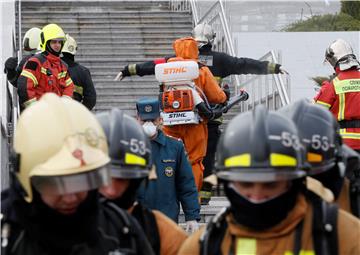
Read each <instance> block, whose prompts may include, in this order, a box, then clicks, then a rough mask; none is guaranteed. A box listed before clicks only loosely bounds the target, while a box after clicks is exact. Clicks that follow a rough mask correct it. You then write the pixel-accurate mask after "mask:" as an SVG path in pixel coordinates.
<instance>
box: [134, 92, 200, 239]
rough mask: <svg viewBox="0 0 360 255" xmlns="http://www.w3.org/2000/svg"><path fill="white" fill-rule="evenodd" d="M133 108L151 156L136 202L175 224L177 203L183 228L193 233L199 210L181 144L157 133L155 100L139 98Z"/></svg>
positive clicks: (158, 123)
mask: <svg viewBox="0 0 360 255" xmlns="http://www.w3.org/2000/svg"><path fill="white" fill-rule="evenodd" d="M136 109H137V118H138V121H139V123H140V124H141V125H142V127H143V129H144V132H145V133H146V134H147V135H148V137H149V138H150V139H151V150H152V153H153V155H152V159H153V169H152V171H151V173H150V176H149V180H148V181H147V182H146V185H142V186H141V187H140V190H139V195H138V198H139V201H142V202H143V204H144V205H145V206H147V207H149V208H151V209H156V210H159V211H161V212H162V213H164V214H165V215H166V216H168V217H169V218H170V219H172V220H173V221H174V222H176V223H177V222H178V217H179V212H180V203H181V206H182V209H183V211H184V215H185V221H186V229H187V231H189V232H193V231H195V230H196V229H197V228H198V223H197V221H198V220H200V215H199V212H200V207H199V203H198V192H197V189H196V185H195V181H194V177H193V174H192V171H191V165H190V163H189V160H188V158H187V155H186V152H185V148H184V144H183V143H182V141H181V140H180V139H175V138H173V137H169V136H168V135H166V134H164V132H163V131H162V130H161V126H162V119H161V117H160V103H159V100H158V99H156V98H154V99H153V98H142V99H140V100H138V101H137V102H136ZM144 184H145V183H144ZM164 194H166V195H164Z"/></svg>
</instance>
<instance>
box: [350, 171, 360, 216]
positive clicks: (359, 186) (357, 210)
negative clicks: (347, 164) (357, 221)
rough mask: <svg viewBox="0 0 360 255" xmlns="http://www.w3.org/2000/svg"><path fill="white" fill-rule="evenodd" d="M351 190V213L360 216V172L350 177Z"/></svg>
mask: <svg viewBox="0 0 360 255" xmlns="http://www.w3.org/2000/svg"><path fill="white" fill-rule="evenodd" d="M349 192H350V194H349V197H350V208H351V213H352V214H353V215H355V216H356V217H358V218H360V173H356V174H355V173H354V174H353V176H352V178H350V188H349Z"/></svg>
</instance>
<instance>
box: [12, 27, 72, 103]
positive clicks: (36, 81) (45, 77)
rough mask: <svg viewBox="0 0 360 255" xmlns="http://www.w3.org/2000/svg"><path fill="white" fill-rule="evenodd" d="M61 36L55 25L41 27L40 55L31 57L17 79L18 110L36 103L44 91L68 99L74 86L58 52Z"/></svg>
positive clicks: (62, 37) (61, 32)
mask: <svg viewBox="0 0 360 255" xmlns="http://www.w3.org/2000/svg"><path fill="white" fill-rule="evenodd" d="M64 41H65V34H64V31H63V30H62V28H61V27H59V26H58V25H56V24H48V25H46V26H44V27H43V28H42V30H41V33H40V48H41V51H42V52H41V53H39V54H36V55H34V56H33V57H31V58H30V59H29V60H28V61H27V62H26V64H25V66H24V68H23V70H22V72H21V74H20V77H19V78H18V94H19V103H20V106H21V107H22V108H26V107H27V106H29V105H30V104H32V103H34V102H36V101H37V100H38V99H39V98H40V97H41V96H42V95H43V94H45V93H47V92H51V93H55V94H57V95H58V96H64V97H68V98H72V96H73V90H74V84H73V82H72V80H71V78H70V75H69V73H68V68H67V65H66V64H65V62H63V61H61V59H60V53H61V49H62V47H63V46H64Z"/></svg>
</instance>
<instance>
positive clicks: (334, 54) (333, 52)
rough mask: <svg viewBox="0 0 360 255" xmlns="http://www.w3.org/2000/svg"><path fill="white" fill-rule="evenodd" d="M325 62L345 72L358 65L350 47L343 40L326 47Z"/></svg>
mask: <svg viewBox="0 0 360 255" xmlns="http://www.w3.org/2000/svg"><path fill="white" fill-rule="evenodd" d="M325 61H327V62H329V63H330V64H331V65H332V66H333V67H334V68H335V67H337V66H339V68H340V70H347V69H350V68H351V67H354V66H358V65H359V62H358V61H357V59H356V56H355V55H354V51H353V49H352V47H351V45H350V44H349V43H348V42H346V41H345V40H343V39H337V40H335V41H333V42H332V43H331V44H330V45H329V47H327V49H326V51H325Z"/></svg>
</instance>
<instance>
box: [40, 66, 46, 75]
mask: <svg viewBox="0 0 360 255" xmlns="http://www.w3.org/2000/svg"><path fill="white" fill-rule="evenodd" d="M41 73H43V74H45V75H46V68H44V67H41Z"/></svg>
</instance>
